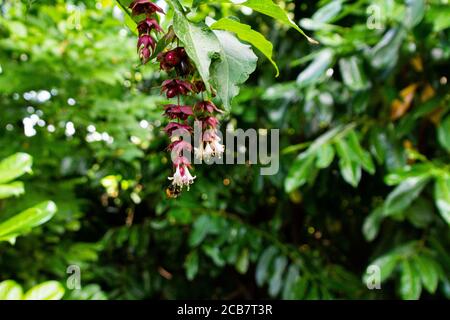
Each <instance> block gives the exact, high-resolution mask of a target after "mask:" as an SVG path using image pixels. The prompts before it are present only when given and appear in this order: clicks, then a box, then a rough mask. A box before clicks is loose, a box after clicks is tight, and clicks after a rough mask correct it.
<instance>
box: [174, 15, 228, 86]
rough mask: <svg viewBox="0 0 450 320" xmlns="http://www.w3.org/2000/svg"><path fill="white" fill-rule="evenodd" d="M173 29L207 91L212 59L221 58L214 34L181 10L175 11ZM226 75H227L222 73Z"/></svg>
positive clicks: (220, 50) (219, 47)
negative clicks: (190, 19) (191, 19)
mask: <svg viewBox="0 0 450 320" xmlns="http://www.w3.org/2000/svg"><path fill="white" fill-rule="evenodd" d="M173 29H174V31H175V34H176V35H177V37H178V39H180V41H181V42H182V43H183V45H184V48H185V50H186V53H187V54H188V56H189V58H191V60H192V61H193V62H194V64H195V66H196V68H197V70H198V72H199V74H200V76H201V77H202V80H203V82H204V83H205V85H206V88H207V89H208V91H210V90H211V87H210V80H211V79H210V67H211V62H212V59H216V60H217V59H221V58H222V57H221V56H222V54H221V52H222V48H221V45H220V43H219V41H218V39H217V37H216V36H215V34H214V33H213V32H212V31H211V30H210V29H209V28H208V26H207V25H206V24H204V23H193V22H190V21H189V20H187V18H186V17H185V16H184V14H183V13H182V12H179V11H178V12H176V14H175V15H174V18H173ZM224 77H227V75H224Z"/></svg>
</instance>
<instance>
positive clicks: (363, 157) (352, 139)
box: [347, 130, 375, 174]
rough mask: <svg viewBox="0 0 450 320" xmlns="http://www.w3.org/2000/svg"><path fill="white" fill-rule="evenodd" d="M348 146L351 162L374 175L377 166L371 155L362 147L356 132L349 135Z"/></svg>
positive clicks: (352, 131)
mask: <svg viewBox="0 0 450 320" xmlns="http://www.w3.org/2000/svg"><path fill="white" fill-rule="evenodd" d="M347 144H348V151H350V158H351V160H352V161H355V162H357V163H359V164H360V165H361V166H362V167H363V168H364V169H365V170H366V171H367V172H369V173H370V174H374V173H375V164H374V163H373V161H372V158H371V156H370V154H369V153H368V152H367V151H365V150H364V149H363V148H362V147H361V145H360V143H359V139H358V136H357V135H356V132H355V130H351V131H350V132H349V133H348V134H347Z"/></svg>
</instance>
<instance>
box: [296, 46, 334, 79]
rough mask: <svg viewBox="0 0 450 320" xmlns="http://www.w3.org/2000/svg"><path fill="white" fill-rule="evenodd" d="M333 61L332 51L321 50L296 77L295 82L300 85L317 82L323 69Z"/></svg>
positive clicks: (323, 71) (328, 66)
mask: <svg viewBox="0 0 450 320" xmlns="http://www.w3.org/2000/svg"><path fill="white" fill-rule="evenodd" d="M332 63H333V51H332V50H331V49H323V50H321V51H320V52H319V53H318V54H317V55H316V57H315V58H314V60H313V61H312V62H311V63H310V64H309V65H308V66H307V67H306V69H304V70H303V71H302V72H301V73H300V74H299V75H298V77H297V83H298V85H299V86H301V87H307V86H310V85H312V84H315V83H317V82H318V81H319V80H320V79H321V78H322V77H323V76H324V75H325V71H326V70H327V69H328V68H330V67H331V64H332Z"/></svg>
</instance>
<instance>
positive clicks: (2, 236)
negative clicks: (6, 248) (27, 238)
mask: <svg viewBox="0 0 450 320" xmlns="http://www.w3.org/2000/svg"><path fill="white" fill-rule="evenodd" d="M55 213H56V205H55V203H54V202H52V201H45V202H42V203H40V204H38V205H36V206H35V207H33V208H30V209H27V210H25V211H23V212H22V213H19V214H17V215H15V216H14V217H12V218H10V219H8V220H6V221H4V222H2V223H0V241H10V242H14V240H15V238H16V237H17V236H19V235H21V234H23V233H26V232H28V231H30V230H31V229H32V228H34V227H37V226H39V225H41V224H43V223H45V222H47V221H48V220H50V219H51V218H52V217H53V216H54V215H55Z"/></svg>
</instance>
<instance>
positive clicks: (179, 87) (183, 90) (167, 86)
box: [161, 79, 193, 99]
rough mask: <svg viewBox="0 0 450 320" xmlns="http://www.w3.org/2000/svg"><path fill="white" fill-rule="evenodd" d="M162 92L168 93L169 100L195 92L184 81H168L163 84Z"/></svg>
mask: <svg viewBox="0 0 450 320" xmlns="http://www.w3.org/2000/svg"><path fill="white" fill-rule="evenodd" d="M161 91H162V92H164V91H165V92H166V96H167V98H169V99H170V98H173V97H175V96H179V95H187V94H189V93H190V92H192V91H193V88H192V85H191V84H190V83H189V82H187V81H184V80H176V79H173V80H166V81H164V82H163V83H162V88H161Z"/></svg>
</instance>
